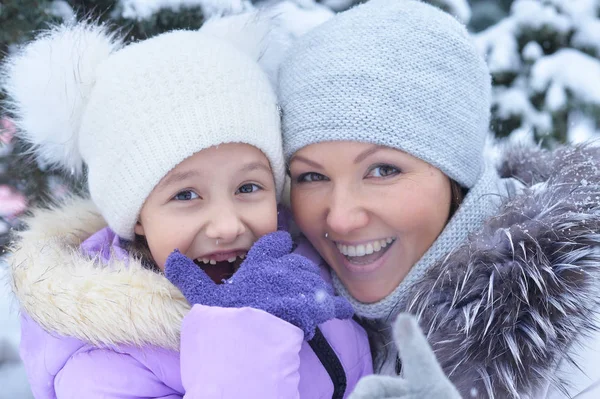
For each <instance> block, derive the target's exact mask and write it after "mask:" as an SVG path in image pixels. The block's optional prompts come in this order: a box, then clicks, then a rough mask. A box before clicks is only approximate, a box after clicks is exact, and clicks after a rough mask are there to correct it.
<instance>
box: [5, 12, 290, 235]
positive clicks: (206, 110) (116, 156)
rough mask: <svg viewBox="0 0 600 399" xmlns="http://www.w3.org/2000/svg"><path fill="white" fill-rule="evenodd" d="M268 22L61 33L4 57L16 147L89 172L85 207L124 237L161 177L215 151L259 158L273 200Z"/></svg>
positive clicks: (235, 20)
mask: <svg viewBox="0 0 600 399" xmlns="http://www.w3.org/2000/svg"><path fill="white" fill-rule="evenodd" d="M270 22H271V21H270V20H269V19H268V18H262V17H259V16H257V15H255V14H252V13H249V14H247V15H246V14H244V15H239V16H234V17H229V18H227V17H225V18H220V19H213V20H209V21H207V22H206V23H205V24H204V25H203V26H202V28H201V29H200V30H198V31H172V32H168V33H165V34H162V35H159V36H155V37H153V38H150V39H147V40H143V41H140V42H137V43H133V44H129V45H124V44H123V43H122V41H120V40H119V39H118V38H116V36H115V35H112V34H110V33H108V31H107V29H106V28H105V27H103V26H98V25H94V24H90V23H86V22H83V23H76V24H73V25H62V26H59V27H55V28H52V29H51V30H49V31H48V32H46V33H44V34H42V35H40V36H39V37H38V38H37V39H36V40H34V41H33V42H32V43H30V44H28V45H26V46H24V47H23V48H22V49H20V51H18V52H15V54H14V55H11V56H10V57H8V58H9V60H8V61H7V63H6V66H5V67H4V68H2V69H1V70H0V80H2V81H3V86H4V88H5V89H6V92H7V97H8V98H9V99H10V104H11V106H12V109H13V111H14V114H15V115H16V120H17V121H18V123H19V128H20V130H19V134H20V135H21V136H22V138H24V139H25V140H26V141H28V142H29V143H30V144H32V145H33V147H34V150H35V152H36V154H37V155H38V156H39V157H40V158H41V159H42V160H43V161H45V163H50V164H52V165H54V166H59V167H62V168H64V169H66V170H70V171H72V172H73V173H77V172H78V171H80V170H82V169H83V164H87V171H88V176H87V177H88V185H89V190H90V194H91V197H92V199H93V201H94V202H95V204H96V205H97V206H98V208H99V210H100V212H101V213H102V216H103V217H104V218H105V219H106V221H107V222H108V225H109V226H110V227H111V228H112V229H113V230H114V231H115V232H116V233H117V234H118V235H119V236H120V237H123V238H126V239H132V238H133V237H134V226H135V223H136V221H137V219H138V216H139V212H140V210H141V208H142V205H143V204H144V201H145V200H146V198H147V197H148V195H149V194H150V193H151V191H152V190H153V189H154V187H156V185H157V184H158V183H159V182H160V180H161V179H162V178H163V177H164V176H165V175H166V174H167V173H168V172H169V171H170V170H172V169H173V168H174V167H175V166H177V165H178V164H179V163H181V162H182V161H183V160H185V159H186V158H188V157H189V156H191V155H193V154H195V153H197V152H199V151H201V150H203V149H206V148H209V147H212V146H216V145H219V144H224V143H246V144H249V145H252V146H254V147H256V148H258V149H260V150H261V151H262V152H263V153H264V154H265V156H266V157H267V159H268V160H269V162H270V165H271V169H272V171H273V175H274V178H275V186H276V189H277V193H278V198H279V196H280V194H281V192H282V190H283V183H284V177H285V164H284V158H283V150H282V142H281V125H280V113H279V108H278V106H277V98H276V95H275V92H274V90H273V87H272V84H271V82H270V80H269V77H268V76H267V74H266V73H265V71H264V70H263V69H262V67H261V65H262V64H261V57H262V54H263V53H264V51H265V50H266V47H267V44H266V43H265V40H266V36H267V34H268V33H269V31H270V27H271V23H270ZM40 121H43V123H42V122H40Z"/></svg>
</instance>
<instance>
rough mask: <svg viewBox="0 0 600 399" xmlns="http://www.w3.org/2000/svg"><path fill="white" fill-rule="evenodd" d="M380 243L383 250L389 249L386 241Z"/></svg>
mask: <svg viewBox="0 0 600 399" xmlns="http://www.w3.org/2000/svg"><path fill="white" fill-rule="evenodd" d="M379 243H380V244H381V248H385V247H387V241H385V240H379Z"/></svg>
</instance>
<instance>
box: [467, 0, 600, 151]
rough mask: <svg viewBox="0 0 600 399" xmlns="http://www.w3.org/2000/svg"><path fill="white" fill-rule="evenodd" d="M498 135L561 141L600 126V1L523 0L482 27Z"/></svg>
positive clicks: (479, 37) (589, 134) (591, 133)
mask: <svg viewBox="0 0 600 399" xmlns="http://www.w3.org/2000/svg"><path fill="white" fill-rule="evenodd" d="M476 41H477V44H478V46H479V48H480V50H481V52H482V54H483V55H484V56H485V57H486V60H487V62H488V65H489V67H490V71H491V73H492V76H493V83H494V98H493V105H492V130H493V132H494V133H495V134H496V136H498V137H509V136H510V137H511V139H514V140H525V141H528V142H536V143H537V142H542V144H543V145H546V146H550V147H551V146H554V145H556V144H558V143H563V142H571V143H574V142H582V141H585V140H589V139H592V138H595V137H597V136H598V134H599V133H600V0H516V1H515V2H514V3H513V4H512V7H511V10H510V15H509V16H508V17H507V18H505V19H503V20H501V21H500V22H499V23H498V24H496V25H494V26H492V27H490V28H488V29H486V30H484V31H482V32H480V33H478V34H476Z"/></svg>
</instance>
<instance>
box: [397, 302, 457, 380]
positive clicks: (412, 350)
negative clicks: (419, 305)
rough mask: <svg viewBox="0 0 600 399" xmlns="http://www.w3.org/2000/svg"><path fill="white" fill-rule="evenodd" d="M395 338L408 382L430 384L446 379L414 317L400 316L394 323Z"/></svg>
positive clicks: (403, 314)
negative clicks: (430, 382)
mask: <svg viewBox="0 0 600 399" xmlns="http://www.w3.org/2000/svg"><path fill="white" fill-rule="evenodd" d="M394 337H395V340H396V346H397V348H398V351H399V356H400V360H401V361H402V370H403V374H404V378H405V379H406V380H407V381H410V382H411V384H414V383H417V382H419V381H421V382H423V383H424V384H429V382H427V381H433V380H435V379H436V378H443V379H446V375H445V374H444V372H443V370H442V367H441V366H440V364H439V363H438V361H437V358H436V357H435V354H434V353H433V350H432V349H431V347H430V346H429V343H428V342H427V339H426V338H425V335H424V334H423V332H422V331H421V329H420V328H419V326H418V324H417V321H416V319H415V318H414V317H413V316H412V315H410V314H408V313H402V314H400V315H399V316H398V318H397V319H396V322H395V323H394Z"/></svg>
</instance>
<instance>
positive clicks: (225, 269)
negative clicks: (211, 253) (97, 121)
mask: <svg viewBox="0 0 600 399" xmlns="http://www.w3.org/2000/svg"><path fill="white" fill-rule="evenodd" d="M216 258H220V257H218V256H217V257H216ZM244 258H246V253H245V252H244V253H241V254H239V255H236V256H231V257H229V258H227V259H226V260H220V261H217V260H216V259H215V257H212V258H198V259H195V260H194V263H195V264H196V265H198V266H199V267H200V268H201V269H202V270H204V272H205V273H206V274H207V275H208V277H210V278H211V280H212V281H214V282H215V283H217V284H221V283H223V280H227V279H228V278H230V277H231V276H233V273H235V272H236V271H237V270H238V269H239V268H240V266H241V265H242V263H243V262H244Z"/></svg>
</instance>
